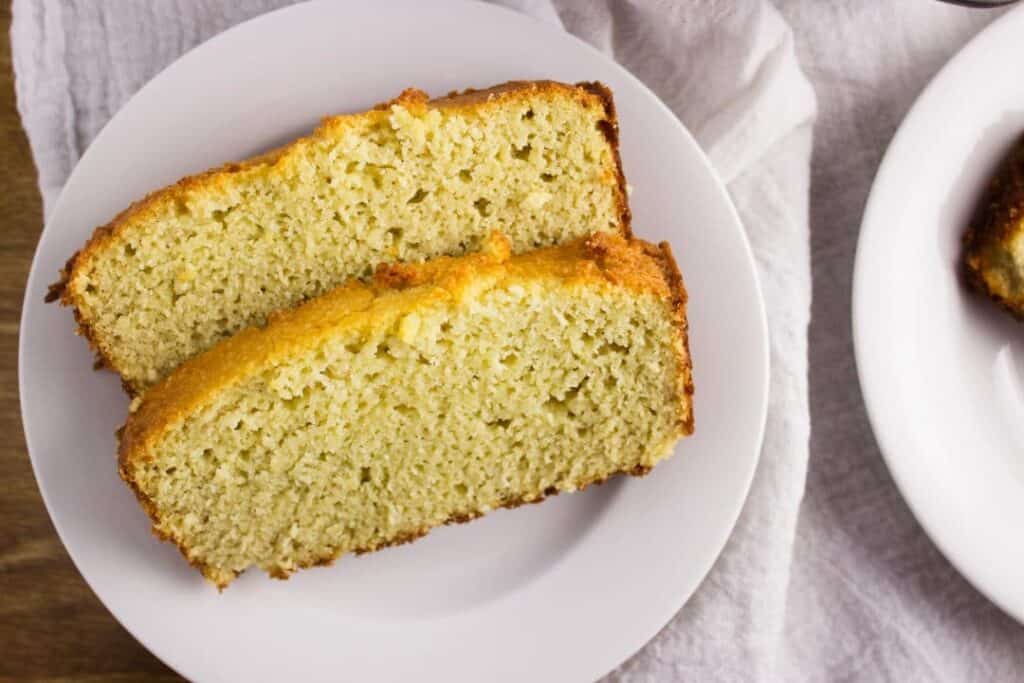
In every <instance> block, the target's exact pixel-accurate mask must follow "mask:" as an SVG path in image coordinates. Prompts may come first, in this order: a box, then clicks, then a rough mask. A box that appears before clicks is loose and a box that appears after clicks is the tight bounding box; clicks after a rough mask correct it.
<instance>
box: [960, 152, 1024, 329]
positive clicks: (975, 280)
mask: <svg viewBox="0 0 1024 683" xmlns="http://www.w3.org/2000/svg"><path fill="white" fill-rule="evenodd" d="M963 242H964V252H963V263H964V272H965V273H966V275H967V282H968V283H970V284H971V286H973V287H974V288H975V289H976V290H978V291H979V292H981V293H982V294H985V295H986V296H988V297H989V298H991V299H992V300H993V301H995V302H996V303H997V304H999V305H1000V306H1002V307H1003V308H1004V309H1005V310H1006V311H1008V312H1009V313H1011V314H1012V315H1013V316H1014V317H1015V318H1017V319H1018V320H1021V321H1024V136H1022V137H1021V138H1019V139H1018V140H1017V141H1016V143H1015V144H1014V146H1013V147H1012V148H1011V149H1010V152H1009V154H1008V155H1007V157H1006V158H1005V159H1004V160H1003V162H1002V164H1001V166H1000V167H999V169H998V170H997V172H996V174H995V175H994V176H993V177H992V180H991V181H990V182H989V186H988V188H987V189H986V192H985V195H984V197H983V198H982V201H981V203H980V204H979V206H978V209H977V211H976V212H975V215H974V218H973V220H972V221H971V224H970V225H969V226H968V229H967V233H966V234H965V235H964V239H963Z"/></svg>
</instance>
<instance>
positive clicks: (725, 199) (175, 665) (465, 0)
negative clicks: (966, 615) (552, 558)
mask: <svg viewBox="0 0 1024 683" xmlns="http://www.w3.org/2000/svg"><path fill="white" fill-rule="evenodd" d="M442 1H443V2H444V3H446V4H448V5H449V6H450V7H452V8H457V7H459V6H474V7H475V8H477V9H479V8H486V11H491V12H494V13H497V14H503V15H506V16H511V15H514V16H515V17H517V18H519V19H523V18H525V19H527V20H529V21H530V22H532V23H534V24H535V28H536V30H538V31H541V32H545V33H548V34H549V35H552V36H554V37H556V38H557V39H565V38H568V39H569V41H570V42H573V43H575V44H576V45H577V46H582V47H583V48H584V50H585V51H586V52H588V53H590V54H591V55H592V56H593V57H594V58H595V59H597V60H600V61H602V62H605V63H606V64H608V65H609V66H610V67H611V68H613V69H614V70H616V71H617V72H618V73H619V74H621V76H622V77H623V78H624V79H626V80H628V81H630V82H632V83H633V84H634V85H635V86H636V87H637V88H638V89H639V90H640V91H642V92H643V93H644V94H645V95H646V96H647V98H648V100H649V101H651V102H652V103H653V104H654V106H656V107H657V108H659V109H660V110H661V112H662V113H663V114H665V115H667V116H668V117H669V118H670V119H671V120H672V121H673V122H674V125H675V127H676V128H677V129H678V130H679V132H680V133H681V134H682V135H683V137H685V138H686V139H687V141H688V142H689V143H690V144H691V146H692V147H693V149H694V150H695V151H696V152H697V155H696V158H697V159H698V160H699V162H700V164H701V166H702V167H703V169H704V171H705V172H706V173H707V174H708V176H709V178H710V179H711V180H712V183H713V185H714V187H715V190H716V193H717V194H718V196H719V197H720V199H721V200H722V207H723V208H725V209H726V210H727V212H728V213H729V215H730V218H731V220H732V222H733V223H734V224H735V227H736V228H737V229H738V234H739V236H740V242H741V244H742V248H743V260H744V261H745V263H746V267H747V269H748V270H749V273H750V275H751V280H752V284H753V287H754V293H755V294H756V301H755V302H754V303H755V306H754V308H755V309H756V317H757V328H758V331H759V335H758V337H759V339H758V341H759V343H758V345H757V346H758V348H757V352H756V355H757V357H758V361H759V365H760V366H761V368H762V372H761V376H760V377H759V378H758V382H759V384H760V387H759V388H758V389H757V390H753V389H752V390H751V393H752V394H756V398H757V403H758V405H759V406H760V407H759V409H758V411H757V412H758V413H759V419H758V423H757V429H756V444H757V446H756V448H755V449H754V452H753V455H752V457H750V458H749V459H747V460H746V468H745V471H744V472H742V486H741V494H740V495H739V496H738V498H737V500H736V502H735V504H734V505H732V506H731V508H732V509H731V514H730V515H728V518H729V522H728V532H727V533H725V534H723V536H722V538H721V539H720V540H719V542H718V543H717V544H716V547H715V548H714V553H713V554H712V556H711V559H710V561H709V562H708V563H707V566H706V567H703V568H702V571H701V572H700V579H699V580H698V581H697V582H696V584H695V585H694V586H693V588H692V590H690V591H689V592H688V594H687V595H685V597H684V598H683V599H682V601H681V602H680V603H679V604H677V605H671V606H670V607H671V608H670V609H668V610H666V615H667V616H666V617H665V619H664V620H662V621H661V623H659V624H658V625H657V626H656V628H653V629H652V630H651V631H650V633H649V634H648V635H647V636H646V637H644V638H643V640H641V641H640V642H639V643H631V644H630V646H629V648H628V650H629V651H628V653H627V654H625V655H624V656H623V657H622V659H621V660H620V661H618V662H617V663H616V664H614V665H613V666H612V667H611V668H609V669H607V670H606V671H604V672H602V673H601V675H602V676H603V675H605V674H607V673H609V672H611V671H613V670H614V669H615V668H616V667H617V666H620V665H621V664H622V663H624V662H625V661H627V660H628V659H629V658H630V657H632V656H634V655H635V654H636V653H637V652H639V651H640V650H641V649H642V648H643V647H644V646H645V645H646V644H647V643H648V642H650V641H651V639H653V638H654V637H656V636H657V635H658V633H660V632H661V630H662V629H663V628H664V627H665V626H666V625H667V624H668V623H670V622H671V621H672V619H673V618H674V617H675V615H676V614H678V612H679V611H680V610H681V609H682V608H683V607H684V606H685V605H686V604H687V603H688V602H689V601H690V600H691V599H692V597H693V596H694V594H695V593H696V592H697V591H698V590H699V589H700V588H701V586H702V585H703V584H704V582H705V581H706V579H707V577H708V575H709V574H710V572H711V570H712V569H713V567H714V566H715V564H716V563H717V562H718V559H719V558H720V557H721V555H722V552H723V551H724V549H725V547H726V545H727V543H728V541H729V539H730V538H732V535H733V533H734V532H735V528H736V524H737V522H738V521H739V517H740V515H741V514H742V512H743V510H744V508H745V506H746V502H747V500H748V499H749V496H750V491H751V487H752V485H753V480H754V477H755V475H756V472H757V469H758V467H759V465H760V463H761V454H762V449H763V447H764V437H765V431H766V428H767V418H768V405H769V398H770V384H771V351H770V349H771V345H770V338H771V337H770V330H769V327H768V318H767V309H766V305H765V300H764V289H763V286H762V283H761V277H760V272H759V270H758V267H757V261H756V259H755V256H754V252H753V246H752V243H751V241H750V238H749V235H748V234H747V231H746V228H745V225H744V222H743V220H742V219H741V217H740V215H739V212H738V209H737V208H736V205H735V203H734V202H733V199H732V196H731V195H730V194H729V191H728V189H727V187H726V184H725V183H724V182H723V181H722V179H721V177H720V176H719V174H718V171H717V170H716V169H715V168H714V166H713V165H712V164H711V161H710V159H709V158H708V156H707V154H706V152H705V151H704V149H703V148H702V147H701V146H700V144H699V143H698V142H697V140H696V139H695V137H694V136H693V134H692V133H691V132H690V130H689V129H688V128H687V127H686V126H685V125H684V124H683V123H682V121H680V119H679V118H678V117H677V116H676V114H675V113H674V112H673V111H672V110H671V109H670V108H669V107H668V106H667V105H666V104H665V103H664V102H663V101H662V100H661V98H660V97H658V95H657V94H655V93H654V92H653V90H651V89H650V88H649V87H648V86H647V85H646V84H644V83H643V82H642V81H641V80H640V79H639V78H638V77H637V76H635V75H634V74H633V73H632V72H630V71H629V70H628V69H626V68H625V67H624V66H622V65H621V64H619V63H618V62H617V61H615V60H614V59H613V58H611V57H609V56H608V55H606V54H604V53H603V52H601V51H600V50H599V49H597V48H596V47H594V46H593V45H591V44H590V43H588V42H586V41H585V40H583V39H581V38H579V37H578V36H576V35H574V34H572V33H570V32H569V31H566V30H564V29H561V28H559V27H556V26H554V25H551V24H549V23H547V22H545V21H543V20H540V19H538V18H536V17H534V16H532V15H530V14H527V13H523V12H519V11H517V10H514V9H512V8H509V7H505V6H503V5H500V4H495V3H494V2H488V1H485V2H480V1H479V0H442ZM386 2H388V3H390V4H393V5H402V4H407V2H409V0H386ZM332 4H335V3H334V0H308V1H307V2H298V3H296V4H292V5H287V6H284V7H280V8H277V9H274V10H271V11H268V12H265V13H262V14H259V15H256V16H254V17H251V18H249V19H247V20H245V21H242V22H239V23H238V24H235V25H233V26H230V27H228V28H227V29H225V30H223V31H221V32H219V33H217V34H215V35H213V36H210V37H209V38H208V39H206V40H204V41H203V42H201V43H199V44H197V45H195V46H193V47H192V48H190V49H189V50H187V51H186V52H184V53H182V54H181V55H179V56H178V57H176V58H175V59H174V60H173V61H171V62H170V63H169V64H167V65H166V66H164V67H163V68H162V69H160V70H159V71H158V72H156V73H155V74H154V75H153V76H152V77H151V78H150V79H149V80H148V81H146V83H145V84H143V86H142V87H140V88H139V90H138V91H136V92H135V93H134V94H132V95H131V97H129V98H128V99H127V100H126V101H125V102H124V104H122V105H121V106H120V107H119V109H118V110H117V111H116V112H115V113H114V115H113V116H111V117H110V119H109V120H108V121H107V122H106V123H105V124H104V125H103V127H102V128H101V129H100V131H99V132H98V133H97V135H96V136H95V138H94V139H93V141H92V142H91V143H90V144H89V146H88V147H87V149H86V150H85V151H84V152H83V154H82V155H81V156H80V157H79V159H78V161H77V162H76V164H75V167H74V168H73V169H72V171H71V173H70V174H69V175H68V178H67V180H66V181H65V183H64V185H63V187H62V188H61V192H60V194H59V196H58V197H57V199H56V201H55V202H54V203H53V205H52V207H51V210H50V218H49V219H47V220H46V221H45V222H44V225H43V229H42V230H41V231H40V234H39V240H38V242H37V244H36V248H35V250H34V253H33V257H32V261H31V265H30V269H29V273H28V277H27V279H26V285H25V293H24V296H23V299H22V312H21V316H20V318H19V333H18V354H17V355H18V402H19V414H20V417H21V421H22V430H23V432H24V435H25V443H26V451H27V453H28V455H29V461H30V464H31V467H32V472H33V476H34V478H35V481H36V486H37V488H38V490H39V492H40V496H41V498H42V499H43V504H44V507H45V508H46V511H47V515H48V517H49V520H50V523H51V524H52V525H53V528H54V530H55V531H56V532H57V535H58V538H59V539H60V541H61V545H62V546H63V548H64V550H65V552H67V554H68V556H69V557H70V559H71V561H72V563H73V564H74V566H75V569H76V571H77V572H78V574H79V576H81V577H82V579H83V581H84V582H85V583H86V585H87V586H88V587H89V590H90V591H92V593H93V595H95V596H96V598H97V599H98V600H99V601H100V603H101V604H102V605H103V607H104V609H106V611H107V613H108V614H110V615H111V616H112V617H113V618H114V619H115V620H116V621H117V622H118V624H120V625H121V627H122V628H124V629H125V630H126V631H127V632H128V633H129V634H130V635H131V636H132V637H133V638H134V639H136V640H137V641H138V642H139V643H140V644H141V645H143V647H145V648H146V649H147V650H148V651H149V652H150V653H151V654H152V655H153V656H155V657H157V658H158V659H159V660H160V661H161V662H162V663H163V664H165V665H166V666H168V667H169V668H171V669H172V670H174V671H175V672H176V673H178V674H179V675H182V676H185V677H186V678H187V677H188V676H186V674H185V672H186V664H187V662H180V661H176V657H175V655H174V654H173V653H172V652H168V651H167V650H166V649H165V648H164V647H163V646H162V645H160V644H157V643H154V642H152V641H151V640H150V639H149V638H148V637H144V636H143V635H141V634H140V633H139V631H138V629H135V628H133V627H132V626H131V625H129V624H128V623H126V622H125V620H124V619H123V618H122V617H121V615H119V614H118V613H117V612H116V611H115V610H114V609H112V608H111V606H110V605H109V604H108V601H107V600H106V599H105V598H104V596H103V595H102V594H101V593H100V592H99V591H97V590H96V588H95V587H94V586H93V583H92V581H91V580H90V579H89V578H88V577H87V576H86V574H85V572H83V571H82V568H81V566H80V564H79V558H78V557H76V554H75V553H74V552H73V551H72V549H71V547H70V546H69V545H68V544H67V542H66V541H65V532H64V530H63V529H62V525H61V523H60V522H59V521H58V518H57V516H55V515H54V514H53V509H54V508H53V503H52V502H51V500H50V498H49V496H48V494H47V492H46V489H45V487H44V485H43V482H42V479H41V478H40V477H39V467H38V465H37V463H36V459H35V457H34V456H33V455H32V453H33V448H32V445H31V442H32V439H31V437H30V435H29V431H28V429H27V425H26V422H25V416H24V411H23V400H24V399H23V394H24V391H23V390H22V387H23V386H25V384H26V377H25V362H24V360H23V356H24V353H25V351H24V349H25V346H24V338H25V335H26V332H25V330H26V329H27V328H26V325H25V320H26V317H27V316H28V315H29V313H28V311H29V306H30V305H33V304H32V301H31V300H30V293H31V292H32V290H33V284H34V283H36V281H37V278H39V277H44V276H43V275H40V273H39V269H38V267H37V266H38V260H39V258H40V254H41V249H40V247H41V246H42V241H43V237H44V235H45V234H46V232H47V230H48V229H49V228H50V226H51V223H52V217H53V216H56V215H58V214H59V213H60V211H61V209H62V207H63V205H64V204H65V203H66V201H67V199H66V198H67V193H66V192H64V190H65V188H67V187H68V186H69V185H70V184H71V183H72V180H73V179H74V178H75V176H76V174H77V173H78V172H79V169H80V168H81V166H82V162H83V161H84V160H86V159H87V158H88V157H89V155H90V154H92V153H93V152H94V151H95V150H96V149H99V148H100V147H101V145H102V144H103V143H104V141H105V138H106V137H107V136H108V135H109V134H110V131H111V130H113V129H114V128H116V124H117V122H118V120H119V119H120V118H121V117H122V115H123V113H124V112H125V111H126V110H128V109H129V108H130V105H131V104H132V103H133V101H134V100H136V99H137V98H139V97H140V95H142V94H143V93H145V92H147V91H148V90H149V89H150V88H152V87H157V86H155V85H154V84H156V83H157V82H158V81H159V80H160V78H161V77H162V76H164V74H165V73H166V72H167V71H169V70H171V69H173V68H175V67H176V66H178V64H179V62H181V61H182V60H184V59H186V58H192V59H194V58H195V54H196V53H201V52H202V51H204V49H208V48H209V47H210V46H211V45H212V44H214V43H215V42H217V41H218V40H220V39H221V38H223V37H224V36H226V35H228V34H231V33H232V32H235V31H239V32H240V31H244V30H248V29H250V28H251V26H250V25H251V24H257V23H260V22H267V23H272V22H273V21H275V20H276V19H277V18H278V16H277V15H279V14H284V13H288V12H293V11H302V10H303V9H305V8H308V6H310V5H332ZM752 355H753V354H752ZM698 395H699V388H698ZM698 420H699V417H698ZM737 481H740V477H737Z"/></svg>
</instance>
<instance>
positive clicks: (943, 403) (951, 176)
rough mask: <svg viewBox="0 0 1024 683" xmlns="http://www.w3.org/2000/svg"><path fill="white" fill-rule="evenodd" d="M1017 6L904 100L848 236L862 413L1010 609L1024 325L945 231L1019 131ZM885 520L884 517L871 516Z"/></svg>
mask: <svg viewBox="0 0 1024 683" xmlns="http://www.w3.org/2000/svg"><path fill="white" fill-rule="evenodd" d="M1021 36H1024V8H1022V9H1017V10H1015V11H1013V12H1011V13H1009V14H1007V15H1006V16H1004V17H1002V18H1000V19H999V20H998V21H996V22H995V23H994V24H992V25H991V26H989V27H988V28H987V29H986V30H985V31H983V32H982V33H981V34H980V35H978V36H977V37H976V38H975V39H974V40H972V41H971V42H970V43H969V44H968V45H967V46H966V47H965V48H964V49H963V50H962V51H961V52H960V53H959V54H958V55H957V56H956V57H954V58H953V59H952V60H951V61H950V62H949V64H947V65H946V67H945V68H943V70H942V71H941V72H940V73H939V75H938V76H936V77H935V79H934V80H933V81H932V83H931V84H930V85H929V86H928V88H927V89H926V90H925V91H924V92H923V93H922V94H921V96H920V97H919V98H918V100H917V102H916V103H915V104H914V106H913V108H912V109H911V110H910V113H909V114H907V117H906V119H905V120H904V121H903V124H902V126H901V127H900V129H899V132H898V133H897V134H896V137H895V138H894V139H893V141H892V144H891V145H890V147H889V151H888V152H887V153H886V156H885V160H884V161H883V162H882V165H881V168H880V169H879V171H878V176H877V177H876V179H875V184H874V187H873V188H872V190H871V198H870V200H869V201H868V205H867V209H866V211H865V214H864V223H863V226H862V227H861V234H860V242H859V244H858V246H857V264H856V269H855V274H854V288H853V330H854V341H855V347H856V353H857V367H858V370H859V373H860V382H861V388H862V390H863V392H864V399H865V402H866V403H867V408H868V415H869V416H870V419H871V423H872V425H873V426H874V430H875V435H876V436H877V438H878V442H879V446H880V447H881V450H882V453H883V454H884V455H885V458H886V462H887V463H888V465H889V469H890V470H891V471H892V475H893V478H894V479H895V480H896V483H897V485H898V486H899V488H900V490H901V491H902V492H903V495H904V497H905V498H906V500H907V502H908V504H909V505H910V507H911V509H912V510H913V511H914V514H915V515H916V516H917V519H918V520H919V521H920V522H921V525H922V526H923V527H924V529H925V531H927V533H928V534H929V536H931V538H932V540H934V541H935V543H936V545H937V546H938V547H939V548H940V549H941V550H942V552H943V553H944V554H945V555H946V557H947V558H948V559H949V560H950V562H952V563H953V565H954V566H956V567H957V569H958V570H959V571H960V572H961V573H963V574H964V576H966V577H967V579H968V580H969V581H971V583H973V584H974V585H975V586H976V587H977V588H978V589H979V590H980V591H981V592H982V593H984V594H985V595H986V596H988V597H989V598H990V599H991V600H992V601H993V602H995V603H996V604H998V605H999V606H1001V607H1002V608H1003V609H1004V610H1006V611H1007V612H1009V613H1010V614H1011V615H1013V616H1014V617H1015V618H1016V619H1018V620H1024V582H1022V581H1021V580H1020V577H1021V571H1022V570H1021V568H1022V567H1024V534H1022V533H1021V524H1022V521H1024V326H1021V325H1020V324H1018V323H1016V322H1014V321H1013V320H1012V319H1011V318H1010V317H1009V316H1007V315H1006V314H1005V313H1002V312H1001V311H999V310H998V309H997V308H996V307H995V306H994V305H990V303H989V302H988V301H987V300H985V299H983V298H982V297H979V296H978V295H976V294H975V293H974V292H973V291H969V290H967V288H966V287H965V286H964V285H963V284H962V281H961V277H960V261H959V259H960V239H961V237H962V235H963V233H964V230H965V228H966V226H967V223H968V221H969V219H970V216H971V214H972V213H973V211H974V208H975V206H976V205H977V203H978V201H979V199H980V198H981V196H982V193H983V190H984V188H985V185H986V183H987V182H988V180H989V178H990V177H991V175H992V173H993V171H994V170H995V168H996V166H997V165H998V163H999V161H1000V160H1001V158H1002V156H1003V155H1004V154H1005V153H1006V151H1007V149H1008V148H1009V147H1010V145H1011V143H1012V142H1013V141H1014V140H1015V139H1016V138H1017V137H1018V136H1019V135H1020V134H1021V133H1022V132H1024V80H1022V79H1021V78H1020V70H1019V69H1017V68H1016V67H1013V66H1011V65H1015V64H1021V63H1024V40H1021ZM879 523H884V520H879Z"/></svg>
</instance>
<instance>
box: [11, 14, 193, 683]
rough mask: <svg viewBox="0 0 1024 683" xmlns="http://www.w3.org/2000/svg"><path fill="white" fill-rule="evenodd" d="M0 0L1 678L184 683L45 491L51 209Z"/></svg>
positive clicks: (125, 682)
mask: <svg viewBox="0 0 1024 683" xmlns="http://www.w3.org/2000/svg"><path fill="white" fill-rule="evenodd" d="M10 26H11V9H10V3H7V2H3V3H0V41H2V42H3V44H2V46H0V138H2V139H0V174H2V176H3V178H2V181H3V182H2V187H3V190H2V191H0V221H2V226H0V434H2V435H3V438H2V439H0V485H2V489H0V681H90V682H91V681H116V682H119V683H121V682H124V683H128V682H131V681H180V680H182V679H181V678H180V677H178V676H177V675H175V674H174V672H172V671H171V670H170V669H168V668H167V667H166V666H164V665H163V664H161V663H160V662H159V661H158V660H157V659H156V658H155V657H153V656H152V655H151V654H149V653H148V652H147V651H146V650H145V649H144V648H143V647H142V646H141V645H139V643H138V642H136V641H135V639H133V638H132V637H131V636H130V635H129V634H128V632H127V631H125V630H124V629H123V628H122V627H121V626H120V624H118V623H117V622H116V621H115V620H114V618H113V617H112V616H111V615H110V613H109V612H107V610H106V609H105V608H104V607H103V605H101V604H100V602H99V600H97V599H96V596H95V595H93V593H92V591H90V590H89V588H88V586H86V585H85V582H84V581H83V580H82V577H81V576H79V574H78V572H77V571H76V570H75V567H74V565H73V564H72V563H71V560H70V559H69V558H68V555H67V553H66V552H65V551H64V547H63V546H62V545H61V543H60V540H59V539H58V538H57V534H56V533H55V532H54V530H53V526H52V525H51V524H50V519H49V517H48V516H47V514H46V510H45V508H44V507H43V501H42V499H41V498H40V496H39V490H38V488H37V487H36V482H35V478H34V477H33V475H32V468H31V465H30V464H29V460H28V454H27V453H26V451H25V439H24V436H23V432H22V428H21V414H20V411H19V406H18V377H17V375H18V365H17V355H18V322H19V320H20V317H21V301H22V296H23V294H24V287H25V280H26V279H27V278H28V270H29V264H30V263H31V260H32V254H33V251H34V250H35V246H36V241H37V240H38V239H39V232H40V230H41V229H42V206H41V203H40V199H39V194H38V191H37V188H36V172H35V167H34V166H33V164H32V156H31V153H30V152H29V147H28V142H27V141H26V139H25V134H24V131H23V130H22V128H21V122H20V119H19V118H18V112H17V109H16V107H15V99H14V76H13V73H12V71H11V46H10Z"/></svg>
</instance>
